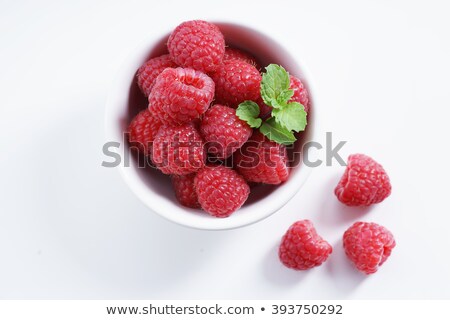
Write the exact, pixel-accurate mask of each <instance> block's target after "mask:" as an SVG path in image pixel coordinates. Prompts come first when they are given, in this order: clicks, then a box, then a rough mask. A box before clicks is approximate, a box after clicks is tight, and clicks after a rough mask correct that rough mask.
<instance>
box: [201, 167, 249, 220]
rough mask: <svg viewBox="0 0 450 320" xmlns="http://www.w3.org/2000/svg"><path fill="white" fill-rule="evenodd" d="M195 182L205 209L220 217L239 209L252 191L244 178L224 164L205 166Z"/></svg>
mask: <svg viewBox="0 0 450 320" xmlns="http://www.w3.org/2000/svg"><path fill="white" fill-rule="evenodd" d="M194 184H195V190H197V195H198V201H199V202H200V205H201V206H202V208H203V210H205V211H206V212H208V213H209V214H210V215H212V216H215V217H218V218H226V217H228V216H229V215H231V214H232V213H233V212H235V211H236V210H237V209H239V208H240V207H241V206H242V205H243V204H244V202H245V201H246V200H247V198H248V195H249V193H250V188H249V186H248V184H247V182H245V180H244V178H242V177H241V176H240V175H239V174H238V173H237V172H236V171H234V170H233V169H230V168H227V167H224V166H214V167H212V166H206V167H204V168H203V169H201V170H200V171H199V172H198V173H197V175H196V177H195V180H194Z"/></svg>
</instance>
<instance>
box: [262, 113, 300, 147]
mask: <svg viewBox="0 0 450 320" xmlns="http://www.w3.org/2000/svg"><path fill="white" fill-rule="evenodd" d="M259 131H261V133H262V134H263V135H265V136H266V137H267V138H268V139H269V140H272V141H275V142H277V143H280V144H285V145H290V144H293V143H294V142H295V140H297V139H296V138H295V136H294V134H293V133H292V132H291V131H290V130H288V129H286V127H284V126H282V125H280V124H279V123H278V122H277V121H276V120H275V118H269V119H267V120H266V121H264V123H263V124H262V125H261V127H260V128H259Z"/></svg>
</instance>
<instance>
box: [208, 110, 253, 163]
mask: <svg viewBox="0 0 450 320" xmlns="http://www.w3.org/2000/svg"><path fill="white" fill-rule="evenodd" d="M200 133H201V135H202V137H203V139H205V141H206V143H207V150H208V152H209V153H210V154H213V155H214V156H216V157H217V158H219V159H226V158H228V157H229V156H230V155H231V154H232V153H233V152H235V151H236V150H237V149H239V148H240V147H241V146H242V145H243V144H244V143H245V142H246V141H247V140H248V138H249V137H250V136H251V135H252V129H251V128H250V127H249V125H248V124H247V123H246V122H245V121H242V120H241V119H239V118H238V116H237V115H236V110H235V109H233V108H229V107H226V106H222V105H220V104H216V105H215V106H213V107H211V108H210V109H208V111H206V112H205V114H204V116H203V119H202V122H201V125H200Z"/></svg>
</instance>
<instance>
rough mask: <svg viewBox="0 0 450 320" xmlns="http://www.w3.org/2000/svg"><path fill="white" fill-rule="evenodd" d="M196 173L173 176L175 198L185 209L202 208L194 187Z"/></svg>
mask: <svg viewBox="0 0 450 320" xmlns="http://www.w3.org/2000/svg"><path fill="white" fill-rule="evenodd" d="M194 178H195V173H191V174H187V175H184V176H179V175H173V176H172V186H173V188H174V190H175V196H176V197H177V200H178V202H180V204H182V205H183V206H185V207H189V208H200V204H199V203H198V198H197V192H196V191H195V187H194Z"/></svg>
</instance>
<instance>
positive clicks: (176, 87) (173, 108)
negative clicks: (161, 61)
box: [148, 68, 214, 125]
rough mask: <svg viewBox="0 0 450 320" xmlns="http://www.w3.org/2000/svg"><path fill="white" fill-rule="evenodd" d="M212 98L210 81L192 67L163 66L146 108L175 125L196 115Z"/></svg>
mask: <svg viewBox="0 0 450 320" xmlns="http://www.w3.org/2000/svg"><path fill="white" fill-rule="evenodd" d="M213 98H214V82H213V81H212V80H211V78H210V77H208V76H207V75H206V74H204V73H201V72H199V71H195V70H193V69H183V68H176V69H173V68H167V69H165V70H164V71H163V72H161V74H160V75H159V76H158V77H157V78H156V82H155V85H154V86H153V89H152V92H151V93H150V96H149V97H148V101H149V105H148V108H149V109H150V111H151V112H153V113H154V114H155V115H156V116H157V117H159V119H160V120H161V122H162V123H164V124H167V125H179V124H182V123H187V122H191V121H192V120H194V119H196V118H199V117H200V115H202V114H203V113H204V112H205V111H206V109H208V107H209V105H210V103H211V102H212V100H213Z"/></svg>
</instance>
